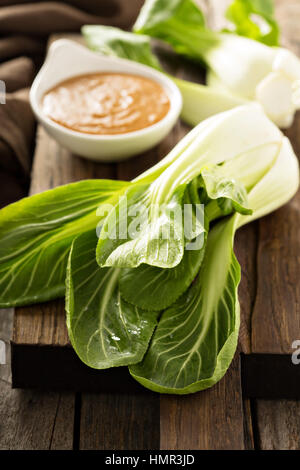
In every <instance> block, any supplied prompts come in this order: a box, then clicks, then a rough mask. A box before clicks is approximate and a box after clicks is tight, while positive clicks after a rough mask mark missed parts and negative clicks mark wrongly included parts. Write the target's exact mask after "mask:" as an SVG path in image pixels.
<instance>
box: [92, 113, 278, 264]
mask: <svg viewBox="0 0 300 470" xmlns="http://www.w3.org/2000/svg"><path fill="white" fill-rule="evenodd" d="M251 109H252V110H253V111H252V112H253V115H254V116H255V118H256V123H255V126H253V127H252V128H251V129H249V125H248V123H249V118H250V117H251ZM245 110H247V112H245ZM235 126H238V127H239V133H240V137H242V136H243V137H244V138H243V139H242V138H240V139H238V140H228V139H227V141H226V138H224V139H223V136H224V137H225V135H226V134H227V135H228V133H231V132H232V131H233V129H234V128H235ZM197 134H198V135H196V136H195V138H194V141H193V142H192V144H191V145H190V146H189V147H188V148H187V149H186V150H185V151H183V152H182V153H181V154H180V155H179V156H178V157H177V159H176V160H174V161H173V162H172V163H171V161H172V160H171V159H170V155H169V156H167V157H166V161H167V162H168V163H169V166H168V167H167V168H166V169H164V171H163V172H162V173H161V174H160V175H159V176H158V177H157V178H156V179H155V181H153V182H152V183H151V184H150V185H142V184H138V185H134V186H132V187H131V188H129V189H128V190H127V191H126V193H125V195H124V197H123V198H122V199H121V200H120V202H119V203H118V204H117V205H116V206H115V207H114V208H113V210H112V211H111V212H110V214H109V216H108V217H107V219H106V220H105V222H104V224H103V229H102V231H101V233H100V237H99V242H98V246H97V261H98V263H99V265H100V266H102V267H109V266H114V267H122V268H125V267H128V268H134V267H137V266H139V265H141V264H143V263H145V264H149V265H151V266H157V267H161V268H173V267H175V266H177V265H178V264H179V263H180V261H181V259H182V257H183V254H184V248H185V244H186V241H187V239H188V238H189V237H188V236H187V234H186V233H185V232H184V230H185V229H184V225H183V221H184V220H183V217H180V214H178V209H180V212H181V214H182V212H183V204H184V192H185V190H186V188H187V184H188V183H190V182H191V181H192V180H193V179H194V178H196V177H197V176H198V175H200V174H201V172H202V170H206V166H207V165H212V164H218V163H222V162H224V161H226V160H230V159H232V158H233V157H234V156H235V155H236V154H239V153H240V152H243V151H244V152H247V151H250V150H251V148H253V146H254V145H255V147H257V146H258V145H263V144H265V145H267V144H268V142H270V139H271V142H274V141H275V142H276V140H280V139H281V133H280V132H279V131H278V130H277V129H276V128H275V126H274V125H273V124H272V123H270V122H269V121H268V120H266V119H265V116H264V115H263V113H262V112H261V111H260V109H259V108H256V106H253V108H251V106H250V109H249V107H240V108H236V109H234V110H232V111H230V112H228V114H227V113H223V114H220V115H218V116H216V117H214V118H211V119H210V120H207V121H205V122H203V123H202V124H200V125H199V126H198V128H197ZM216 135H218V139H216ZM254 139H255V140H254ZM254 142H255V144H254ZM172 155H173V154H172V153H171V156H172ZM175 155H176V153H175ZM172 158H173V157H172ZM161 165H163V162H162V163H161ZM154 171H155V167H154ZM204 174H206V176H204V178H205V180H204V181H205V184H207V187H208V188H209V192H210V196H211V197H212V198H218V197H219V198H222V200H223V203H224V198H226V196H227V197H228V196H230V198H231V199H233V200H235V203H234V208H235V210H239V211H241V212H247V203H246V200H245V196H246V193H245V192H243V191H242V190H241V188H238V189H237V183H236V182H235V181H234V180H231V181H230V180H228V179H225V180H222V179H221V180H218V181H215V183H213V179H214V176H215V175H214V176H213V174H212V173H211V174H210V177H209V176H208V173H205V172H204ZM192 202H193V203H195V200H193V201H192ZM175 209H177V214H175V215H177V216H176V217H175V216H174V210H175ZM137 213H139V219H138V220H139V221H140V227H139V229H138V230H136V227H135V226H134V230H133V233H132V234H131V233H130V229H131V228H132V223H133V222H132V216H136V214H137ZM135 220H136V219H135ZM123 226H125V227H129V230H128V232H125V233H123V231H122V230H120V227H123ZM204 231H205V229H204V224H203V223H201V221H199V223H198V224H196V228H195V231H194V234H193V237H192V238H190V240H192V239H194V238H196V237H197V236H199V235H200V234H201V233H203V232H204Z"/></svg>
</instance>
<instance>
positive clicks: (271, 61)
mask: <svg viewBox="0 0 300 470" xmlns="http://www.w3.org/2000/svg"><path fill="white" fill-rule="evenodd" d="M205 61H206V63H207V64H208V65H209V67H210V69H211V71H210V72H209V74H208V84H209V85H211V86H213V87H214V86H215V87H217V88H221V89H227V90H228V91H229V90H230V91H231V92H234V93H236V94H238V95H239V96H241V97H244V98H247V99H251V100H256V101H258V102H259V103H260V104H261V105H262V106H263V108H264V110H265V112H266V114H267V115H268V116H269V118H270V119H272V121H273V122H275V124H277V125H278V126H279V127H282V128H287V127H289V126H290V125H291V124H292V122H293V119H294V114H295V112H296V110H298V109H300V61H299V59H298V58H297V57H296V56H295V55H294V54H293V53H292V52H290V51H288V50H287V49H283V48H277V47H276V48H273V47H269V46H266V45H264V44H261V43H259V42H256V41H253V40H251V39H247V38H243V37H240V36H234V35H231V34H220V35H219V43H218V45H217V47H212V48H211V49H209V50H208V51H207V52H206V53H205Z"/></svg>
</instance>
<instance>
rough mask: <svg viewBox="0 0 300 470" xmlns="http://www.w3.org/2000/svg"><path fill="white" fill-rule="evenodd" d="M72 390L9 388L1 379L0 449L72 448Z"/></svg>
mask: <svg viewBox="0 0 300 470" xmlns="http://www.w3.org/2000/svg"><path fill="white" fill-rule="evenodd" d="M73 423H74V394H69V395H68V394H57V393H41V392H38V393H37V392H32V391H29V390H26V391H21V390H11V387H10V385H9V384H7V383H5V382H2V381H0V450H11V449H12V450H47V449H65V450H68V449H72V447H73Z"/></svg>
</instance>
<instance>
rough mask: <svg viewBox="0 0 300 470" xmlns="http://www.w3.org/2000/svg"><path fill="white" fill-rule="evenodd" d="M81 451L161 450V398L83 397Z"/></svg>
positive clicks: (107, 395) (155, 396)
mask: <svg viewBox="0 0 300 470" xmlns="http://www.w3.org/2000/svg"><path fill="white" fill-rule="evenodd" d="M80 449H81V450H91V449H99V450H101V449H105V450H107V449H118V450H143V449H159V396H158V395H156V394H148V395H135V394H118V393H116V394H114V395H111V394H97V395H95V394H83V397H82V408H81V426H80Z"/></svg>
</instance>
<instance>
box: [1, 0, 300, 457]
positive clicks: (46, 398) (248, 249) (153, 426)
mask: <svg viewBox="0 0 300 470" xmlns="http://www.w3.org/2000/svg"><path fill="white" fill-rule="evenodd" d="M202 3H203V2H202ZM204 3H205V4H206V8H207V10H208V13H209V15H210V21H211V22H212V23H213V24H215V25H216V24H218V25H219V24H220V18H221V15H220V11H221V6H222V5H224V4H226V3H228V1H227V0H222V1H221V0H210V1H206V2H204ZM276 7H277V17H278V19H279V21H280V24H281V27H282V31H283V42H284V44H285V45H286V46H288V47H290V48H292V49H293V50H294V51H295V52H298V54H300V30H299V29H298V23H299V19H300V2H299V0H277V1H276ZM173 65H174V68H175V69H176V70H175V72H176V74H177V75H178V76H182V77H185V78H187V77H191V74H192V72H193V71H192V68H190V67H188V66H187V64H186V63H184V62H179V63H178V64H173ZM299 128H300V117H299V116H298V118H297V119H296V123H295V124H294V126H293V128H292V129H291V130H289V132H288V135H289V137H291V139H292V142H293V145H294V148H295V151H296V153H297V154H298V155H300V135H299V133H298V129H299ZM186 131H187V128H186V127H185V126H183V125H182V124H181V123H179V124H178V125H177V126H176V128H175V129H174V131H173V132H172V133H171V134H170V135H169V136H168V137H167V138H166V139H165V140H164V142H162V143H161V144H160V145H159V146H158V147H157V148H155V149H154V150H152V151H150V152H148V153H147V154H145V155H143V156H142V157H137V158H135V159H132V160H130V161H128V162H124V163H120V164H118V165H112V164H95V163H92V162H88V161H85V160H83V159H81V158H78V157H75V156H72V155H70V154H69V153H68V152H67V151H66V150H63V149H62V148H60V147H59V146H58V145H57V144H56V143H55V142H54V141H52V140H51V139H49V137H47V136H46V134H45V133H44V131H43V130H42V129H41V128H39V130H38V136H37V146H36V152H35V158H34V166H33V172H32V185H31V193H36V192H40V191H43V190H45V189H48V188H51V187H54V186H57V185H60V184H64V183H68V182H71V181H77V180H80V179H83V178H120V179H131V178H133V177H135V176H136V175H137V174H139V173H140V172H141V171H143V170H144V169H146V168H148V167H149V166H150V165H152V164H153V163H154V162H156V161H158V160H159V159H160V158H161V157H162V156H164V155H165V154H166V153H167V151H168V150H169V149H170V148H171V147H172V146H173V145H174V144H175V143H176V142H177V141H178V140H179V139H180V137H182V135H184V133H185V132H186ZM299 219H300V196H299V194H298V196H296V198H295V199H294V200H293V202H292V203H291V204H289V206H288V207H287V208H285V209H282V210H280V211H277V212H276V213H275V214H273V215H272V216H270V217H266V218H265V219H263V220H261V221H259V222H257V223H254V224H252V225H251V226H249V227H246V228H245V229H242V230H241V231H240V233H239V235H238V237H237V242H236V252H237V255H238V258H239V260H240V262H241V265H242V270H243V273H242V277H243V280H242V283H241V287H240V299H241V307H242V308H241V309H242V312H243V316H242V326H241V334H240V347H239V352H238V353H237V355H236V357H235V359H234V361H233V363H232V365H231V367H230V370H229V372H228V373H227V374H226V376H225V377H224V378H223V379H222V380H221V381H220V382H219V383H218V384H217V385H216V386H215V387H213V388H212V389H209V390H207V391H204V392H200V393H197V394H194V395H189V396H183V397H177V396H159V395H158V394H147V395H143V394H133V393H114V394H111V393H86V392H82V393H75V392H69V393H64V392H41V391H32V390H12V389H11V384H10V376H9V369H8V367H7V366H6V367H3V366H0V367H2V368H1V369H0V370H1V377H2V378H1V379H0V449H128V450H133V449H137V450H140V449H300V402H299V401H293V400H290V401H288V400H262V399H254V398H251V399H249V398H245V397H244V396H243V393H242V389H241V376H240V352H241V351H242V352H244V353H250V352H251V353H253V352H255V353H268V354H275V353H276V354H278V353H282V354H286V355H287V354H289V353H290V348H291V338H292V339H299V338H296V337H295V335H297V333H299V332H300V325H299V317H300V316H299V313H300V312H299V274H300V272H299V235H298V233H297V232H296V230H295V231H291V230H290V226H291V222H293V226H295V225H296V224H298V226H299V223H300V220H299ZM282 280H283V281H284V282H282ZM59 312H60V315H58V314H59ZM10 318H12V314H8V313H7V312H2V311H0V325H1V326H0V338H3V339H5V340H6V341H7V342H8V341H9V334H10V325H11V322H10V321H9V319H10ZM33 318H34V321H33V320H32V319H33ZM44 320H46V321H48V322H49V324H48V327H47V328H46V329H45V324H42V323H43V321H44ZM33 325H34V327H32V326H33ZM46 330H47V331H48V333H47V337H45V331H46ZM49 332H50V333H49ZM49 336H50V337H51V338H50V339H49ZM298 336H299V335H298ZM50 340H51V342H52V344H55V345H59V346H64V345H65V343H67V342H68V340H67V337H66V334H65V327H64V322H63V310H62V304H61V303H54V304H46V305H45V306H40V307H36V308H35V309H17V312H16V314H15V319H14V333H13V341H14V343H16V344H18V343H19V344H23V345H24V344H28V343H33V342H36V344H39V345H41V344H42V345H45V344H48V343H49V342H50ZM26 342H27V343H26ZM8 359H9V358H8Z"/></svg>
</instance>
